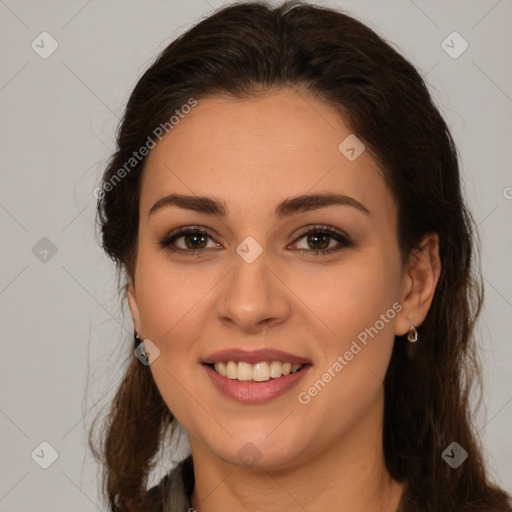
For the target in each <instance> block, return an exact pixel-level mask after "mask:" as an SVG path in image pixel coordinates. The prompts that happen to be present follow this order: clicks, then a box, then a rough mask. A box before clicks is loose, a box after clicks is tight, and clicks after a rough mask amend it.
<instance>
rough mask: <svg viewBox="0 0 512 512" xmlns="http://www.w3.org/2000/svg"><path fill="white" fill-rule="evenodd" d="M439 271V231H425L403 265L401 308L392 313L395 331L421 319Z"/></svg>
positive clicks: (401, 332) (404, 330) (403, 331)
mask: <svg viewBox="0 0 512 512" xmlns="http://www.w3.org/2000/svg"><path fill="white" fill-rule="evenodd" d="M440 274H441V259H440V257H439V235H438V234H437V233H428V234H427V235H425V236H424V237H423V239H422V241H421V244H420V248H419V249H418V250H414V251H411V253H410V255H409V257H408V261H407V266H406V268H405V269H404V274H403V277H402V286H401V291H400V304H401V305H402V309H401V310H400V312H399V313H398V314H397V316H396V321H395V335H397V336H402V335H404V334H407V333H408V332H409V328H410V327H411V325H415V326H416V327H418V326H419V325H420V324H421V323H422V322H423V320H425V317H426V316H427V313H428V310H429V309H430V305H431V304H432V299H433V298H434V292H435V290H436V286H437V282H438V280H439V275H440Z"/></svg>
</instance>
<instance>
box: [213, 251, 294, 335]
mask: <svg viewBox="0 0 512 512" xmlns="http://www.w3.org/2000/svg"><path fill="white" fill-rule="evenodd" d="M219 291H220V296H219V298H218V300H217V302H216V313H217V316H218V318H219V319H220V321H221V322H223V323H225V324H229V325H230V326H236V327H237V328H238V329H239V330H241V331H244V332H246V333H257V332H259V331H261V330H263V329H265V328H269V327H271V326H274V325H279V324H281V323H283V322H285V321H286V320H287V319H288V318H289V316H290V313H291V301H290V297H289V295H288V293H287V291H288V288H287V287H286V286H285V284H283V282H282V280H281V279H280V277H279V272H278V270H277V269H276V268H270V266H269V261H268V258H267V255H266V253H265V250H263V252H262V253H261V254H260V256H259V257H258V258H256V260H254V261H253V262H252V263H248V262H247V261H245V260H244V259H243V258H241V257H238V256H237V257H236V258H235V261H234V268H233V269H232V271H231V272H229V274H228V276H227V278H226V280H225V281H224V286H223V287H222V288H221V289H220V290H219Z"/></svg>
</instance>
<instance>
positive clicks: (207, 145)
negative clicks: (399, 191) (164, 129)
mask: <svg viewBox="0 0 512 512" xmlns="http://www.w3.org/2000/svg"><path fill="white" fill-rule="evenodd" d="M350 133H351V131H350V129H349V128H348V127H347V125H346V124H345V123H344V121H343V119H342V118H341V117H340V116H339V114H338V113H337V112H336V111H335V110H334V109H333V108H332V107H330V106H329V105H327V104H325V103H323V102H321V101H320V100H318V99H315V98H314V97H313V96H311V95H309V94H307V93H304V92H298V91H295V90H291V89H284V90H278V91H272V92H271V93H268V94H265V95H261V96H258V97H254V98H251V99H244V100H237V99H233V98H221V97H210V98H205V99H200V100H199V104H198V106H196V107H195V108H194V109H193V110H192V112H191V113H190V114H188V115H187V117H186V118H185V119H183V120H182V121H180V123H179V124H178V125H177V126H175V127H174V129H173V130H172V131H171V132H170V133H169V134H168V135H166V136H165V137H164V138H163V139H162V141H161V142H160V143H158V144H157V146H156V147H155V148H154V149H153V150H152V151H151V153H150V155H149V157H148V160H147V163H146V167H145V169H144V173H143V177H142V189H141V199H140V223H139V245H138V253H137V264H136V268H135V275H134V276H131V278H132V279H131V280H130V284H129V285H128V301H129V306H130V309H131V312H132V316H133V320H134V325H135V328H136V329H138V330H139V332H140V333H141V337H142V338H149V339H150V340H151V341H152V342H153V343H155V344H156V345H157V346H158V347H159V349H160V351H161V352H160V356H159V357H158V358H157V359H156V360H155V361H154V362H153V363H152V364H151V365H150V370H151V372H152V374H153V376H154V379H155V382H156V384H157V386H158V389H159V390H160V392H161V394H162V397H163V399H164V400H165V402H166V404H167V405H168V407H169V408H170V410H171V411H172V413H173V414H174V415H175V417H176V418H177V419H178V421H179V422H180V423H181V424H182V425H183V426H184V428H185V429H186V431H187V432H188V435H189V440H190V444H191V449H192V455H193V459H194V471H195V478H196V485H195V488H194V492H193V495H192V505H193V506H194V508H195V509H196V510H198V511H200V512H210V511H215V510H222V509H227V510H251V511H260V510H261V511H265V512H269V511H278V510H279V511H281V510H284V509H285V507H293V508H294V509H297V507H299V509H302V508H301V507H303V508H304V509H305V510H308V511H320V510H321V511H323V512H325V511H331V510H332V511H334V510H336V511H339V510H350V511H355V512H358V511H361V512H362V511H373V510H375V511H377V510H378V511H394V510H396V508H397V506H398V503H399V501H400V497H401V494H402V492H403V487H402V485H400V484H399V483H397V482H394V481H393V480H392V479H391V478H390V476H389V474H388V472H387V470H386V467H385V463H384V455H383V451H382V418H383V410H384V400H383V396H384V394H383V379H384V376H385V373H386V369H387V366H388V363H389V360H390V356H391V350H392V347H393V342H394V336H395V335H403V334H406V333H407V332H408V330H409V327H410V326H411V324H414V325H416V326H418V325H420V324H421V322H422V321H423V320H424V318H425V316H426V314H427V312H428V309H429V307H430V304H431V301H432V298H433V294H434V291H435V286H436V284H437V279H438V276H439V270H440V265H439V255H438V238H437V235H436V234H431V235H429V236H427V237H425V239H424V241H423V242H424V243H423V245H422V246H423V247H424V248H423V250H421V251H420V252H419V253H418V254H411V255H410V256H409V258H408V261H407V264H406V265H405V266H403V267H402V264H401V260H400V253H399V248H398V239H397V231H396V230H397V210H396V205H395V202H394V200H393V197H392V196H391V194H390V192H389V190H388V188H387V187H386V185H385V183H384V181H383V179H382V177H381V174H380V171H379V169H378V167H377V164H376V163H375V161H374V160H373V159H372V157H371V156H370V154H369V152H368V151H364V152H363V153H362V154H361V155H360V156H359V157H358V158H357V159H356V160H355V161H349V160H348V159H347V158H346V157H345V156H344V155H343V154H342V153H340V151H339V150H338V145H339V144H340V142H341V141H343V140H344V139H345V138H346V137H347V136H348V135H349V134H350ZM326 192H331V193H332V192H336V193H340V194H345V195H348V196H351V197H353V198H354V199H356V200H357V201H359V202H361V203H362V204H363V205H364V206H365V207H366V208H367V209H368V210H369V211H370V214H369V215H366V214H365V213H363V212H361V211H359V210H357V209H356V208H353V207H351V206H343V205H341V206H339V205H336V206H329V207H324V208H322V209H318V210H314V211H308V212H299V213H295V214H293V215H292V216H290V217H289V218H285V219H283V220H280V221H276V219H275V218H274V216H273V212H274V209H275V207H276V205H277V204H278V203H279V202H281V201H282V200H284V199H287V198H290V197H294V196H298V195H302V194H312V193H326ZM171 193H178V194H188V195H201V196H203V195H204V196H210V197H214V198H215V199H218V200H220V201H223V202H225V204H226V207H227V209H228V210H229V215H228V216H226V217H225V218H222V217H219V216H213V215H207V214H204V213H198V212H194V211H190V210H186V209H182V208H178V207H176V206H169V207H166V208H163V209H161V210H159V211H157V212H155V213H154V214H152V215H151V216H148V212H149V209H150V208H151V206H152V205H153V204H154V203H155V202H156V201H157V200H159V199H160V198H162V197H164V196H166V195H167V194H171ZM315 225H316V226H324V225H328V226H332V227H333V228H335V229H337V230H342V231H344V232H345V233H347V234H348V235H349V237H350V238H351V239H352V241H353V246H349V247H342V248H341V249H340V250H339V251H337V252H334V253H331V254H328V255H318V256H315V255H314V250H315V249H317V248H318V244H319V242H316V244H317V245H315V242H314V241H313V242H310V243H309V244H308V237H307V235H306V236H302V238H299V236H300V235H301V230H303V229H304V228H308V227H313V226H315ZM183 226H201V227H202V228H209V229H210V230H211V233H212V238H211V239H210V238H207V239H206V240H207V247H206V248H204V249H202V250H203V253H201V254H200V255H199V256H187V255H186V254H181V253H177V252H175V253H173V252H170V251H169V250H168V249H166V248H162V247H161V246H159V244H158V241H159V240H160V239H162V238H163V237H164V236H165V235H167V234H168V233H170V232H171V231H172V230H174V229H176V228H179V227H183ZM248 236H251V237H253V238H254V239H255V240H256V241H257V242H258V243H259V244H260V246H261V247H262V248H263V252H262V253H261V255H260V256H259V257H258V258H256V260H255V261H254V262H252V263H250V264H249V263H247V262H246V261H244V259H242V258H241V257H240V256H239V255H238V254H237V252H236V248H237V246H238V245H239V244H240V243H241V242H242V241H243V240H244V239H245V238H246V237H248ZM327 242H328V244H329V245H328V247H329V248H331V247H335V246H337V245H338V242H337V241H336V240H335V239H333V238H330V239H329V238H328V239H327ZM174 245H175V246H178V247H181V248H183V249H184V250H187V249H186V247H187V246H186V245H185V239H184V238H183V237H182V238H180V239H178V240H176V241H175V242H174ZM205 245H206V243H205V244H203V245H202V246H201V244H199V246H200V247H204V246H205ZM196 246H197V242H196ZM322 247H323V246H322ZM299 249H303V250H302V251H299ZM188 250H189V251H190V249H188ZM308 251H309V252H308ZM394 303H398V304H400V305H401V310H400V312H398V313H396V315H394V318H392V319H389V321H388V322H385V323H384V327H383V328H382V329H381V330H380V331H379V332H378V334H377V335H375V336H374V337H373V338H369V341H368V343H367V345H366V346H364V347H363V348H362V350H361V351H360V352H359V353H358V354H357V355H356V356H354V358H353V359H352V360H351V361H349V362H348V364H347V365H346V366H344V368H343V370H342V371H341V372H339V373H338V374H337V375H336V377H334V378H332V380H331V382H329V383H328V384H327V385H326V386H325V387H324V388H323V389H322V390H321V391H320V392H319V393H318V394H317V395H316V396H314V397H312V398H311V400H310V401H309V403H307V404H305V405H303V404H301V403H299V401H298V400H297V395H298V393H299V392H301V391H307V390H308V388H309V387H310V386H312V385H313V383H314V382H315V381H317V380H318V379H319V378H321V376H322V374H323V373H324V372H325V371H326V370H327V369H328V368H329V367H332V366H333V363H334V362H335V361H336V360H337V358H338V356H339V355H343V354H344V353H345V352H346V351H347V350H348V349H349V348H350V346H351V343H352V341H353V340H355V339H357V336H358V334H359V333H361V332H362V331H364V329H365V328H368V327H370V326H374V325H375V323H376V321H377V320H379V319H380V318H381V315H382V314H385V313H386V311H387V310H389V309H390V308H392V305H393V304H394ZM418 343H421V339H420V340H419V341H418ZM233 347H240V348H244V349H246V350H257V349H260V348H265V347H272V348H276V349H280V350H284V351H287V352H291V353H293V354H296V355H299V356H303V357H304V358H306V359H310V360H311V361H312V363H313V366H312V368H311V369H310V370H309V374H307V375H306V376H305V377H303V378H302V379H301V381H300V382H299V384H298V386H297V387H295V388H293V389H292V390H290V391H288V392H287V393H285V394H284V395H282V396H280V397H278V398H276V399H274V400H271V401H270V402H266V403H263V404H240V403H238V402H235V401H233V400H231V399H229V398H227V397H225V396H224V395H222V394H221V393H220V392H219V391H217V389H216V388H215V387H214V386H213V385H212V384H211V382H210V379H209V377H208V375H207V374H206V372H205V370H204V367H203V366H201V361H203V360H204V359H205V358H206V356H207V355H208V354H210V353H212V352H214V351H217V350H221V349H227V348H233ZM249 442H250V443H252V444H254V445H255V446H256V447H257V449H258V451H259V454H260V457H259V459H258V460H257V461H256V463H255V464H254V466H252V467H248V466H246V465H244V464H243V462H242V461H241V460H240V458H239V457H238V455H237V453H238V451H239V450H240V449H241V448H242V447H243V446H244V445H246V443H249Z"/></svg>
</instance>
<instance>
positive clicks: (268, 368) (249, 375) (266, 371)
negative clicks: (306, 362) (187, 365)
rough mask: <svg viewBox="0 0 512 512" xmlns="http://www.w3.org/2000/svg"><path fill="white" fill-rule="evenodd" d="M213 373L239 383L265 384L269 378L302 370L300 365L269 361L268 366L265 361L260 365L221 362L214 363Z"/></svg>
mask: <svg viewBox="0 0 512 512" xmlns="http://www.w3.org/2000/svg"><path fill="white" fill-rule="evenodd" d="M214 366H215V371H216V372H217V373H219V374H220V375H222V376H223V377H227V378H228V379H232V380H235V379H237V380H240V381H250V380H253V381H256V382H265V381H268V380H270V378H273V379H277V378H279V377H281V376H282V375H289V374H290V373H295V372H296V371H297V370H299V369H300V368H302V366H303V365H302V364H291V363H281V361H271V362H270V364H269V363H267V362H266V361H262V362H261V363H256V364H250V363H245V362H243V361H240V362H239V363H236V362H235V361H228V362H227V364H225V363H223V362H219V363H215V365H214Z"/></svg>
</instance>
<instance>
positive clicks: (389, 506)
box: [190, 408, 403, 512]
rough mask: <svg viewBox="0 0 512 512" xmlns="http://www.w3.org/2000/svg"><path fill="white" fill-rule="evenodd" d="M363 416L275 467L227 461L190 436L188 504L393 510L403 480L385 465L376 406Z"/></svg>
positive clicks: (207, 511) (200, 509)
mask: <svg viewBox="0 0 512 512" xmlns="http://www.w3.org/2000/svg"><path fill="white" fill-rule="evenodd" d="M377 409H378V408H377ZM369 416H370V417H368V418H365V420H364V422H363V423H358V424H357V425H356V426H355V427H354V428H353V429H352V430H351V431H350V432H348V433H347V432H344V433H343V438H338V439H334V440H333V441H330V442H329V445H328V446H325V447H324V449H323V450H319V451H318V452H316V453H315V454H314V455H311V454H308V456H307V457H306V458H302V459H301V460H295V461H294V462H293V463H290V464H289V465H288V466H287V467H285V468H279V469H276V470H272V469H268V468H267V469H261V468H258V467H257V466H254V467H252V468H249V467H245V466H240V465H236V464H231V463H229V462H226V461H225V460H223V459H220V458H219V457H217V456H216V455H215V454H213V453H212V452H211V451H209V450H207V449H205V447H204V445H201V444H200V443H196V442H194V440H193V439H191V440H190V441H191V448H192V457H193V460H194V476H195V486H194V490H193V493H192V495H191V504H192V506H193V507H194V509H195V510H196V511H197V512H214V511H218V510H250V511H251V512H278V511H282V510H286V509H287V508H288V509H291V508H293V509H296V510H297V509H298V510H308V511H311V512H313V511H317V510H318V511H320V510H321V511H322V512H330V511H332V512H340V511H350V512H373V511H375V512H377V511H378V512H396V510H397V508H398V506H399V503H400V499H401V496H402V493H403V485H402V484H400V483H398V482H396V481H395V480H393V479H392V478H391V476H390V475H389V473H388V471H387V468H386V465H385V461H384V454H383V449H382V410H381V411H380V415H379V414H378V411H377V412H376V413H375V412H374V413H371V414H369ZM371 416H373V417H371ZM379 418H380V420H379ZM297 507H298V508H297Z"/></svg>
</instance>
